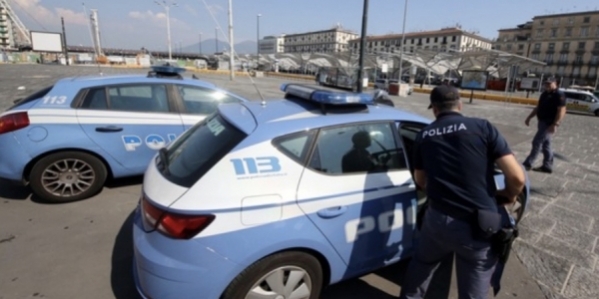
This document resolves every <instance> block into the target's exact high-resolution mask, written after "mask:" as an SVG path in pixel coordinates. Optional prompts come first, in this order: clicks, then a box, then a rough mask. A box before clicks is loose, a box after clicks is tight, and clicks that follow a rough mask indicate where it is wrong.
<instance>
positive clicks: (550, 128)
mask: <svg viewBox="0 0 599 299" xmlns="http://www.w3.org/2000/svg"><path fill="white" fill-rule="evenodd" d="M556 130H557V127H556V126H555V125H551V126H549V128H547V132H549V133H555V131H556Z"/></svg>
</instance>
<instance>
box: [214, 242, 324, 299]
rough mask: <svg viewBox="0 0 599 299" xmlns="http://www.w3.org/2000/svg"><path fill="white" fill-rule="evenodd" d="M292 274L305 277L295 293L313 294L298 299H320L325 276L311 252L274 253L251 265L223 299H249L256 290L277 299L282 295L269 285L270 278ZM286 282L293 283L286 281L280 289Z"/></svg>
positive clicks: (231, 285)
mask: <svg viewBox="0 0 599 299" xmlns="http://www.w3.org/2000/svg"><path fill="white" fill-rule="evenodd" d="M281 271H282V272H281ZM291 273H294V275H301V274H303V275H304V276H303V277H301V278H300V279H299V280H298V281H297V283H295V285H294V288H293V290H294V292H297V293H296V295H299V293H301V292H302V290H304V291H305V290H307V291H308V292H309V295H306V296H300V297H294V298H302V299H318V298H319V297H320V293H321V290H322V284H323V274H322V267H321V265H320V262H319V261H318V259H316V258H315V257H314V256H312V255H309V254H307V253H303V252H295V251H288V252H281V253H276V254H273V255H271V256H268V257H266V258H264V259H262V260H259V261H258V262H256V263H254V264H252V265H251V266H249V267H248V268H247V269H245V270H244V271H243V272H241V273H240V274H239V275H238V276H237V277H236V278H235V279H234V280H233V281H232V282H231V284H230V285H229V286H228V287H227V289H226V290H225V292H224V293H223V296H222V297H221V299H245V298H248V295H249V294H250V292H251V291H252V290H255V289H258V288H259V290H260V291H261V292H270V293H272V294H273V298H275V296H276V295H277V294H278V293H276V292H274V291H272V289H271V288H272V286H269V284H268V283H267V282H266V279H267V278H268V277H269V276H271V275H277V274H282V275H283V278H289V275H290V274H291ZM286 283H289V280H288V279H283V281H282V284H281V285H279V287H282V286H285V284H286ZM278 295H282V297H281V298H290V296H289V294H278ZM285 295H287V296H285ZM277 298H278V297H277Z"/></svg>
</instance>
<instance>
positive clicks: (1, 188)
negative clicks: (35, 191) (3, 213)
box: [0, 179, 31, 200]
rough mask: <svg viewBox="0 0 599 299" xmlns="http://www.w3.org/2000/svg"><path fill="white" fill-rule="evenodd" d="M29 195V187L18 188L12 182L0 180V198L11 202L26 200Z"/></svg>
mask: <svg viewBox="0 0 599 299" xmlns="http://www.w3.org/2000/svg"><path fill="white" fill-rule="evenodd" d="M29 195H31V190H30V189H29V187H25V186H19V185H16V184H14V183H12V182H9V181H6V180H3V179H0V198H3V199H12V200H26V199H28V198H29Z"/></svg>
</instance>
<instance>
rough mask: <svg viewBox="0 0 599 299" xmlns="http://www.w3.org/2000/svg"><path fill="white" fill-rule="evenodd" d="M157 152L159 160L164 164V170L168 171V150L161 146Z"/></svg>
mask: <svg viewBox="0 0 599 299" xmlns="http://www.w3.org/2000/svg"><path fill="white" fill-rule="evenodd" d="M158 154H159V155H160V162H162V165H163V166H164V172H168V164H169V163H168V150H167V149H166V147H163V148H161V149H160V150H158Z"/></svg>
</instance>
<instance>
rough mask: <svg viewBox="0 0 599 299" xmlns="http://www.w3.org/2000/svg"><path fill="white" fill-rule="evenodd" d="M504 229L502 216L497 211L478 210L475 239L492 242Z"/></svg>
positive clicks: (474, 227) (474, 228)
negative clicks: (502, 228)
mask: <svg viewBox="0 0 599 299" xmlns="http://www.w3.org/2000/svg"><path fill="white" fill-rule="evenodd" d="M501 227H502V217H501V214H499V213H497V212H495V211H487V210H476V213H475V219H474V226H473V230H472V232H473V238H474V239H477V240H481V241H490V240H492V238H493V236H495V234H497V233H498V232H499V231H500V230H501Z"/></svg>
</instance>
